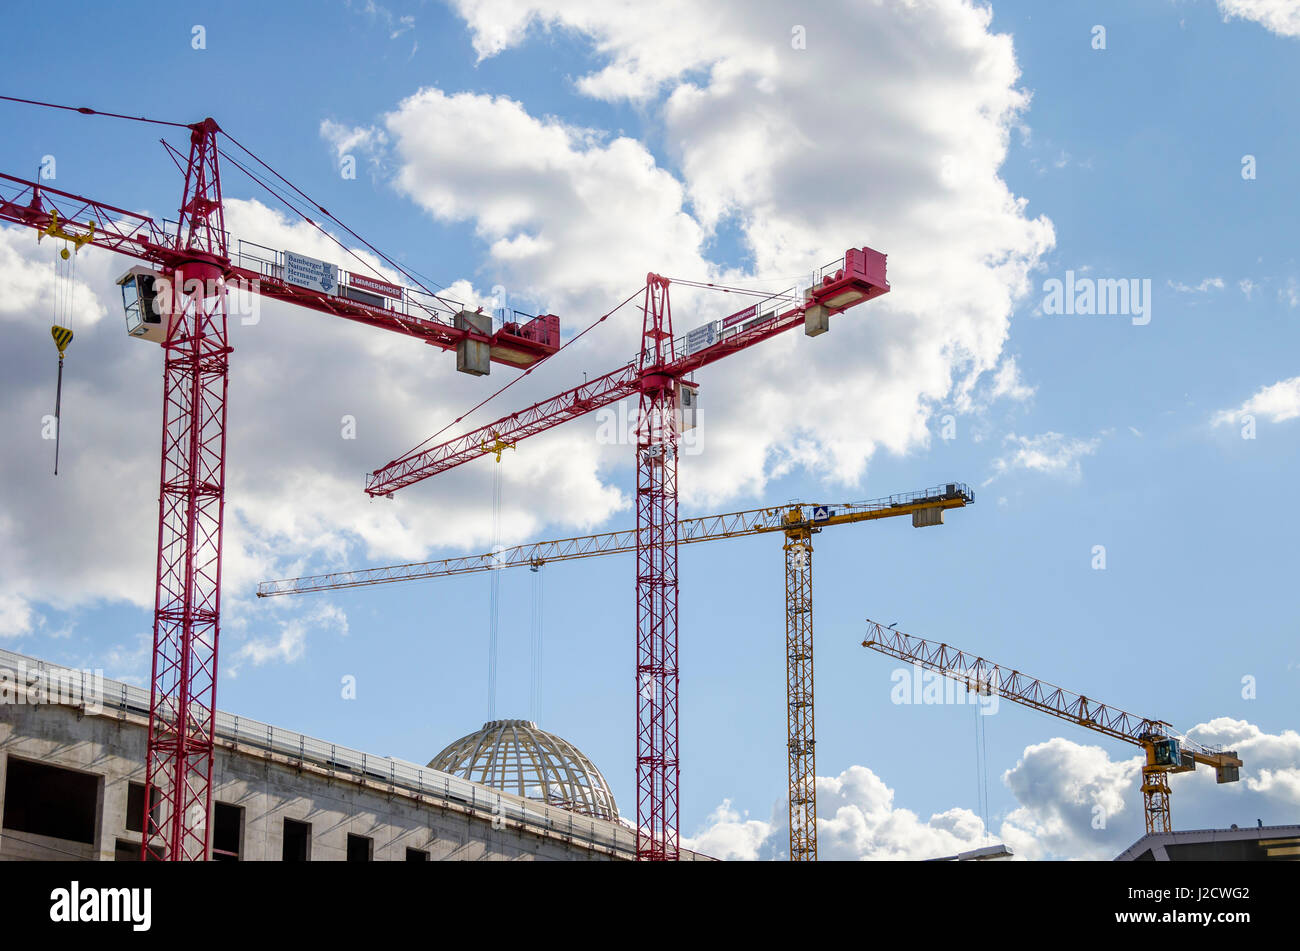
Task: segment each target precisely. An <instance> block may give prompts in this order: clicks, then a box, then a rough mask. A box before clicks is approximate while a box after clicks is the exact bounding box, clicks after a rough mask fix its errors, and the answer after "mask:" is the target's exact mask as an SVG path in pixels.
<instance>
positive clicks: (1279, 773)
mask: <svg viewBox="0 0 1300 951" xmlns="http://www.w3.org/2000/svg"><path fill="white" fill-rule="evenodd" d="M1187 737H1188V739H1190V740H1193V741H1195V742H1197V743H1200V744H1202V745H1206V746H1211V747H1216V746H1217V747H1221V748H1223V749H1232V750H1235V751H1236V752H1237V755H1238V756H1239V757H1240V758H1241V760H1242V762H1243V763H1244V764H1245V766H1243V768H1242V772H1241V781H1240V782H1238V783H1234V784H1224V785H1219V784H1217V783H1216V782H1215V779H1214V770H1213V769H1207V768H1205V767H1198V768H1197V769H1196V770H1195V771H1194V772H1191V773H1182V774H1179V775H1176V776H1173V777H1172V778H1171V780H1170V787H1171V789H1172V791H1173V798H1172V804H1171V813H1172V815H1173V819H1174V826H1175V828H1178V829H1207V828H1225V827H1227V826H1228V825H1231V824H1233V823H1238V824H1246V823H1249V822H1250V821H1251V820H1253V819H1255V818H1261V819H1263V821H1264V822H1265V824H1278V823H1283V822H1291V821H1294V816H1295V814H1296V812H1297V810H1300V733H1296V732H1295V731H1294V730H1284V731H1282V732H1281V733H1267V732H1265V731H1264V730H1263V729H1261V728H1260V727H1258V726H1256V725H1255V724H1252V723H1249V722H1247V721H1245V720H1236V719H1233V718H1231V717H1219V718H1217V719H1214V720H1210V721H1208V722H1207V723H1201V724H1198V725H1197V726H1195V727H1194V728H1192V729H1191V730H1189V731H1188V733H1187ZM1109 745H1111V746H1115V745H1117V744H1109ZM1143 759H1144V758H1143V756H1142V755H1141V754H1140V753H1139V754H1138V755H1134V756H1122V755H1121V756H1113V755H1112V752H1111V751H1109V750H1107V749H1103V748H1102V747H1100V746H1097V745H1095V744H1087V743H1078V742H1075V741H1072V740H1067V739H1063V738H1061V737H1054V738H1052V739H1049V740H1047V741H1046V742H1043V743H1036V744H1033V745H1030V746H1027V747H1026V748H1025V750H1024V752H1023V753H1022V754H1021V756H1020V758H1019V760H1018V761H1017V762H1016V764H1015V766H1013V767H1012V768H1010V769H1008V770H1006V771H1005V772H1004V773H1003V774H1002V783H1003V785H1004V786H1005V787H1006V788H1007V789H1008V791H1009V792H1010V793H1011V795H1012V796H1013V797H1014V798H1015V801H1016V805H1015V807H1014V808H1012V809H1011V810H1009V811H1008V812H1007V813H1006V815H1004V816H1001V817H998V818H997V820H996V821H994V822H993V823H992V824H993V825H994V826H996V828H995V829H990V830H989V831H988V832H987V833H986V831H985V828H984V824H983V822H982V821H981V819H980V818H979V817H978V816H977V815H976V814H975V813H974V812H972V811H971V810H970V809H966V808H963V807H960V806H953V807H952V808H950V809H947V810H945V811H943V812H939V813H935V814H933V815H931V816H930V817H929V818H928V819H924V820H923V819H921V817H920V816H918V815H917V814H916V813H914V812H912V811H910V810H908V809H906V808H904V807H903V806H902V805H900V804H898V803H897V801H896V800H897V794H896V792H895V791H894V790H893V789H891V788H890V787H889V786H888V785H887V784H886V783H885V782H884V781H883V780H882V779H881V778H880V777H879V776H877V775H876V774H875V773H873V772H872V771H871V770H870V769H868V768H867V767H865V766H853V767H850V768H849V769H847V770H845V771H844V772H843V773H841V774H840V775H839V776H835V777H821V776H819V777H818V778H817V810H818V821H817V849H818V856H819V857H820V858H825V859H912V860H914V859H927V858H939V857H942V856H945V855H952V854H955V853H957V852H962V851H966V850H969V849H974V848H979V847H981V846H985V845H990V844H993V843H994V842H1001V843H1004V844H1006V845H1007V846H1009V847H1010V848H1011V850H1012V851H1013V852H1014V853H1015V855H1016V857H1017V858H1021V859H1028V860H1056V859H1092V860H1107V859H1112V858H1114V857H1115V856H1116V855H1118V854H1119V853H1120V852H1122V851H1123V850H1124V849H1126V848H1128V846H1130V845H1132V844H1133V842H1135V841H1137V839H1139V838H1140V837H1141V836H1142V835H1143V834H1144V832H1145V829H1146V826H1145V819H1144V817H1143V814H1142V793H1141V789H1140V786H1141V773H1142V763H1143ZM786 815H787V813H786V804H785V802H784V800H780V801H778V802H776V803H775V804H774V806H773V810H772V817H771V818H770V819H769V820H762V819H754V818H751V817H749V816H748V815H747V814H744V813H741V812H739V811H738V810H737V809H736V808H735V806H734V805H733V804H732V802H731V801H730V800H726V801H724V802H723V803H722V804H721V805H720V806H719V807H718V808H717V809H715V810H714V811H713V812H712V813H711V814H710V815H709V817H708V819H707V820H706V821H705V822H704V824H703V825H702V826H701V828H700V829H699V830H698V831H697V833H696V835H694V836H692V837H690V838H687V839H684V840H683V842H684V844H686V845H687V846H688V847H690V848H693V849H697V850H698V851H701V852H704V853H705V854H708V855H715V856H717V857H719V858H728V859H744V860H762V859H784V858H786V857H787V855H788V841H789V829H788V825H787V822H786V819H785V816H786Z"/></svg>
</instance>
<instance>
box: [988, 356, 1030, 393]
mask: <svg viewBox="0 0 1300 951" xmlns="http://www.w3.org/2000/svg"><path fill="white" fill-rule="evenodd" d="M1037 390H1038V388H1037V387H1035V386H1030V385H1028V384H1027V383H1025V382H1024V381H1023V380H1022V379H1021V378H1020V367H1019V366H1018V365H1017V364H1016V358H1015V357H1013V356H1009V357H1007V358H1006V359H1005V360H1003V361H1002V365H1001V366H1000V367H998V370H997V373H995V374H994V375H993V390H992V396H993V398H994V399H1002V398H1006V399H1012V400H1016V401H1017V402H1022V401H1024V400H1027V399H1029V398H1030V397H1031V396H1033V395H1034V393H1036V392H1037Z"/></svg>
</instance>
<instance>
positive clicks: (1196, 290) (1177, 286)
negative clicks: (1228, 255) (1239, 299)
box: [1168, 277, 1249, 296]
mask: <svg viewBox="0 0 1300 951" xmlns="http://www.w3.org/2000/svg"><path fill="white" fill-rule="evenodd" d="M1168 284H1169V286H1170V287H1172V288H1173V289H1174V290H1176V291H1177V292H1178V293H1180V294H1204V293H1205V292H1206V291H1208V290H1210V289H1211V288H1213V289H1214V290H1216V291H1221V290H1223V278H1221V277H1207V278H1205V280H1203V281H1201V283H1199V284H1184V283H1183V282H1182V281H1169V282H1168ZM1247 296H1249V295H1247Z"/></svg>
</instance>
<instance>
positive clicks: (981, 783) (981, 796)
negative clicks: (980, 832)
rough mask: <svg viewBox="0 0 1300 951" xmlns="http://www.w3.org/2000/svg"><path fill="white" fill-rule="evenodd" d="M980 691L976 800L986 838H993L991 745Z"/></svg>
mask: <svg viewBox="0 0 1300 951" xmlns="http://www.w3.org/2000/svg"><path fill="white" fill-rule="evenodd" d="M980 696H981V695H980V694H979V693H976V694H975V698H976V702H975V703H974V707H975V801H976V808H978V809H979V810H980V811H979V815H980V818H981V820H982V821H983V823H984V838H985V839H986V840H987V839H989V838H991V833H990V831H989V747H988V730H987V728H986V727H985V725H984V720H985V716H984V711H983V705H982V704H980V703H979V697H980Z"/></svg>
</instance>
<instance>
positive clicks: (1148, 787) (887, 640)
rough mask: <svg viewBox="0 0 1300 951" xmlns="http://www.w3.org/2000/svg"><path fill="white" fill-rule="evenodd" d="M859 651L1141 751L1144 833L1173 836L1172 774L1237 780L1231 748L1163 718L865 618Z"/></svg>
mask: <svg viewBox="0 0 1300 951" xmlns="http://www.w3.org/2000/svg"><path fill="white" fill-rule="evenodd" d="M862 646H863V647H866V648H869V649H871V650H874V651H876V652H878V653H881V654H886V655H888V656H890V657H896V658H898V659H899V660H904V661H907V662H908V663H911V664H915V665H917V666H919V667H922V668H924V669H926V670H932V671H935V672H937V673H939V674H942V675H943V676H945V677H948V678H950V679H952V680H955V681H957V682H959V683H962V684H965V685H966V687H967V688H968V689H970V690H972V691H974V692H976V693H980V694H985V695H988V694H996V695H997V696H1001V697H1006V698H1007V699H1008V700H1014V701H1015V702H1016V703H1018V704H1021V705H1022V706H1026V707H1032V708H1033V709H1035V710H1039V711H1041V712H1043V713H1047V714H1050V715H1051V716H1054V717H1058V718H1059V719H1062V720H1068V721H1070V722H1071V723H1077V724H1078V725H1079V726H1082V727H1085V728H1087V729H1089V730H1092V731H1094V732H1096V733H1102V734H1105V735H1106V736H1109V737H1112V738H1114V739H1117V740H1123V741H1124V742H1125V743H1132V744H1133V745H1135V746H1139V747H1141V748H1142V750H1143V752H1144V753H1145V754H1146V763H1145V764H1143V766H1142V801H1143V813H1144V815H1145V817H1146V829H1147V832H1148V833H1154V832H1172V831H1173V826H1172V825H1171V824H1170V818H1169V796H1170V790H1169V774H1170V773H1187V772H1191V771H1192V770H1194V769H1195V768H1196V767H1197V765H1201V766H1210V767H1213V768H1214V778H1215V781H1216V782H1218V783H1235V782H1237V781H1238V780H1239V779H1240V778H1241V766H1242V762H1241V760H1240V759H1239V758H1238V757H1237V754H1236V752H1235V751H1233V750H1222V749H1218V748H1216V747H1211V746H1203V745H1201V744H1199V743H1194V742H1192V741H1191V740H1188V739H1186V738H1185V737H1180V736H1179V735H1178V734H1177V733H1175V732H1174V729H1173V727H1172V726H1170V725H1169V724H1168V723H1166V722H1165V721H1163V720H1148V719H1146V718H1145V717H1138V716H1135V715H1133V714H1131V713H1125V712H1124V711H1123V710H1118V709H1116V708H1115V707H1112V706H1108V705H1107V704H1104V703H1097V702H1096V701H1095V700H1089V699H1088V698H1087V697H1085V696H1083V695H1082V694H1077V693H1071V692H1070V691H1068V690H1065V689H1063V688H1061V687H1058V686H1056V685H1055V684H1050V683H1047V682H1046V681H1044V680H1036V679H1034V678H1032V677H1029V676H1027V675H1026V674H1022V673H1020V672H1019V671H1017V670H1008V669H1004V668H1002V667H1001V666H999V665H998V664H995V663H993V662H992V661H988V660H985V659H984V658H983V657H977V656H975V655H973V654H968V653H966V652H965V651H962V650H958V649H957V648H955V647H951V646H949V645H948V644H935V643H933V642H931V641H927V640H924V639H922V638H920V637H914V636H912V635H910V634H903V633H901V632H899V631H896V630H893V629H892V628H889V627H882V626H881V625H880V624H879V623H878V622H876V621H872V620H871V619H869V618H868V619H867V636H866V637H865V638H864V639H863V641H862Z"/></svg>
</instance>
